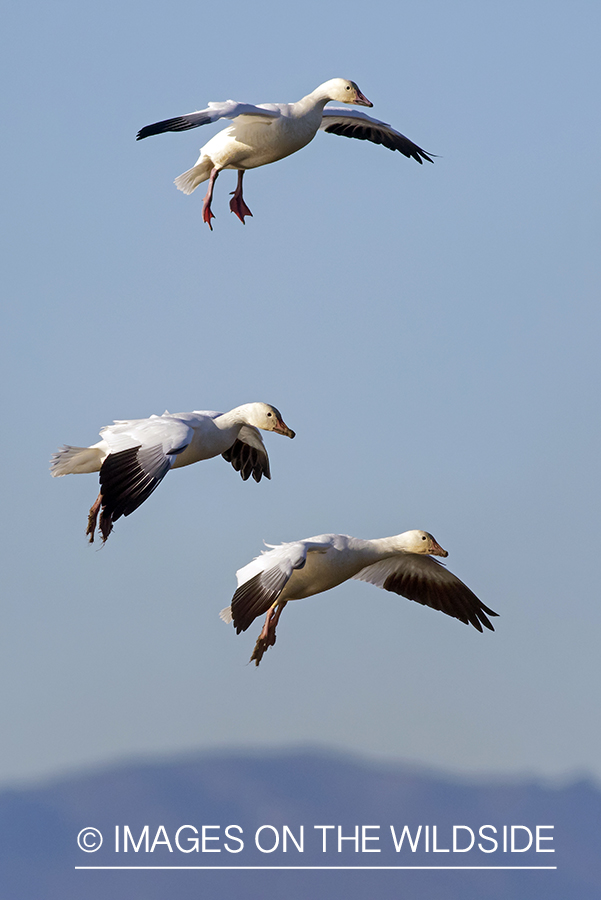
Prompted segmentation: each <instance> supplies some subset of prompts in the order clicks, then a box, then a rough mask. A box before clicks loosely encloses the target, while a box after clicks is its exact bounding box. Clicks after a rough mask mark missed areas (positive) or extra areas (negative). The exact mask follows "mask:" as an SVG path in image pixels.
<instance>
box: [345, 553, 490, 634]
mask: <svg viewBox="0 0 601 900" xmlns="http://www.w3.org/2000/svg"><path fill="white" fill-rule="evenodd" d="M353 577H354V578H357V579H358V580H359V581H368V582H369V583H370V584H375V585H376V587H380V588H384V590H385V591H392V592H393V593H395V594H400V595H401V596H402V597H406V598H407V600H415V602H416V603H421V604H422V605H423V606H429V607H430V608H431V609H438V610H440V611H441V612H443V613H446V615H447V616H453V617H454V618H455V619H459V621H460V622H463V623H464V624H465V625H473V626H474V628H476V629H477V630H478V631H482V626H483V625H484V627H485V628H489V629H490V630H491V631H494V628H493V626H492V625H491V623H490V621H489V620H488V618H487V614H488V615H489V616H496V615H498V613H496V612H493V610H492V609H489V608H488V606H485V605H484V603H482V601H481V600H479V599H478V597H476V595H475V594H474V593H473V591H471V590H470V589H469V588H468V587H467V585H465V584H464V583H463V581H460V580H459V578H457V576H456V575H453V573H452V572H449V570H448V569H446V568H445V567H444V566H442V565H441V564H440V563H438V562H436V560H435V559H433V558H432V557H431V556H421V555H418V554H416V553H405V554H403V555H402V556H395V557H392V558H390V559H383V560H380V562H377V563H373V565H371V566H366V567H365V569H361V571H360V572H358V573H357V574H356V575H354V576H353Z"/></svg>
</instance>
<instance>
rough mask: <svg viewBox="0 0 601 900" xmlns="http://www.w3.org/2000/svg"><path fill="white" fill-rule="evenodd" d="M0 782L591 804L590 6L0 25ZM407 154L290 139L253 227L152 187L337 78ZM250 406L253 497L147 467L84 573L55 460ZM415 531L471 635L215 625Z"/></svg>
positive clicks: (433, 618) (49, 13) (75, 523)
mask: <svg viewBox="0 0 601 900" xmlns="http://www.w3.org/2000/svg"><path fill="white" fill-rule="evenodd" d="M7 10H8V13H7V15H8V23H6V27H5V28H3V29H2V34H3V37H2V38H1V39H0V40H1V41H2V44H3V47H2V53H1V54H0V66H1V67H2V81H3V84H4V86H5V88H6V90H5V92H4V98H3V100H2V104H3V109H2V118H3V122H4V126H5V138H4V141H3V142H2V147H1V148H0V153H1V154H2V165H3V171H4V174H5V178H4V184H3V193H4V196H3V201H2V209H3V213H4V215H3V217H2V218H3V222H4V232H5V235H4V237H5V240H4V242H3V245H4V248H5V251H6V252H5V260H4V262H3V267H2V270H3V281H4V288H5V290H4V294H5V302H4V304H3V314H2V315H3V320H4V322H3V328H2V341H3V350H2V356H1V359H2V368H3V373H2V384H3V387H4V401H3V418H4V423H5V432H4V433H5V437H4V446H5V451H4V465H3V467H2V473H1V476H0V477H1V479H2V496H3V498H4V499H3V513H4V515H3V516H2V529H3V537H2V541H1V543H0V552H1V553H2V557H3V558H2V563H1V566H0V571H1V572H2V580H3V583H4V588H3V597H4V600H3V616H2V628H1V629H0V678H1V680H2V684H3V685H4V690H3V691H2V699H1V706H0V718H1V720H2V722H3V733H4V736H3V754H2V756H3V759H2V767H1V769H0V781H1V782H2V783H3V784H7V783H15V782H19V781H23V780H30V779H36V778H39V777H44V776H46V775H50V774H52V775H53V774H59V773H62V772H67V771H69V770H71V769H73V768H82V767H86V766H91V765H96V764H104V763H108V762H112V761H115V760H121V759H125V758H132V757H141V756H157V755H162V756H167V755H171V754H174V753H178V752H182V751H188V750H193V749H206V748H215V747H220V746H228V747H234V748H244V747H257V746H269V747H280V746H289V745H304V744H314V745H319V746H327V747H334V748H340V749H343V750H350V751H353V752H357V753H361V754H365V755H367V756H372V757H378V758H389V759H395V760H407V761H411V762H418V763H421V764H423V765H426V766H434V767H439V768H443V769H448V770H452V771H457V772H462V773H465V774H468V775H480V774H485V773H499V774H521V773H526V774H535V775H542V776H549V775H551V776H556V775H559V776H562V777H563V776H565V775H571V774H572V773H574V772H584V773H589V774H592V775H593V776H595V777H597V778H601V753H600V752H599V747H600V742H601V717H600V716H599V710H600V708H601V679H600V678H599V634H600V631H601V606H600V604H599V597H598V587H597V579H596V575H595V571H596V570H595V569H594V558H595V555H596V552H597V551H598V547H599V541H600V537H601V535H600V527H599V513H598V506H599V500H598V497H599V487H600V477H599V449H600V447H599V443H600V427H599V415H598V409H599V357H600V353H599V318H600V316H599V231H600V228H599V224H600V206H601V203H600V187H601V176H600V168H599V145H600V138H601V119H600V117H599V26H600V25H601V8H600V7H599V4H598V3H594V2H578V0H576V2H572V3H569V4H568V3H563V2H561V3H560V2H525V3H524V2H523V0H522V2H519V3H518V2H505V3H503V4H491V3H484V4H483V3H481V2H456V3H452V4H449V3H445V2H441V0H430V2H428V0H426V2H423V3H420V4H397V5H394V4H390V3H389V2H385V3H384V2H380V0H376V2H374V3H370V4H368V5H365V4H359V3H357V2H354V0H351V2H345V3H329V4H325V5H324V4H323V3H317V2H315V0H308V2H306V3H304V4H303V5H302V7H298V6H295V7H292V6H286V5H282V4H280V3H275V2H272V0H268V2H261V0H258V2H256V3H253V4H247V3H239V2H237V0H234V3H231V4H229V6H228V7H227V10H225V11H221V12H220V11H219V9H218V8H215V7H209V6H207V5H206V4H200V3H193V2H188V0H172V2H170V3H156V2H154V3H153V2H144V3H141V2H139V0H132V2H130V3H127V4H123V3H117V2H104V3H101V4H95V5H90V4H81V3H76V2H73V0H65V2H56V3H52V4H43V3H40V2H33V3H25V4H23V3H15V2H12V3H9V4H8V6H7ZM339 75H340V76H344V77H348V78H352V79H353V80H355V81H357V83H358V84H359V86H360V88H361V90H362V91H363V92H364V93H365V94H366V95H367V96H368V97H369V98H370V99H371V100H372V101H373V103H374V108H373V114H374V115H375V116H376V117H377V118H380V119H383V120H384V121H387V122H391V123H392V124H393V126H394V127H396V128H397V129H399V130H400V131H402V132H404V133H405V134H407V135H408V136H409V137H410V138H411V139H413V140H414V141H416V142H417V143H418V144H419V145H420V146H422V147H424V148H425V149H426V150H428V151H431V152H432V153H435V154H437V157H438V158H437V159H436V162H435V164H434V165H429V164H424V165H423V166H418V165H417V164H416V163H415V162H414V161H411V160H406V159H405V158H404V157H402V156H401V155H400V154H397V153H395V154H393V153H390V152H389V151H387V150H385V149H384V148H382V147H377V146H374V145H371V144H368V143H366V142H359V141H350V140H345V139H343V138H340V137H335V136H331V135H325V134H319V135H318V136H317V138H316V139H315V141H314V142H313V143H312V144H311V145H310V146H309V147H308V148H306V149H305V150H303V151H302V153H299V154H297V155H295V156H292V157H291V158H289V159H287V160H283V161H281V162H279V163H277V164H276V165H273V166H269V167H266V168H263V169H258V170H256V171H253V172H250V173H249V174H248V175H247V176H246V178H245V199H246V201H247V203H248V204H249V206H250V208H251V209H252V210H253V213H254V218H253V219H249V220H247V223H246V225H245V226H244V227H243V226H242V225H241V224H240V222H239V221H238V220H237V219H236V218H235V217H234V216H232V215H231V214H230V212H229V209H228V205H227V201H228V199H229V194H228V192H229V191H231V190H233V189H234V186H235V175H234V174H233V173H227V172H226V173H223V174H222V176H221V177H220V179H219V181H218V182H217V185H216V190H215V199H214V204H213V209H214V212H215V215H216V219H215V222H214V226H215V230H214V232H213V233H212V234H211V233H210V232H209V230H208V229H207V228H206V226H205V225H203V224H202V221H201V199H202V195H203V193H204V188H203V187H201V188H200V190H198V191H197V192H196V193H195V194H194V195H192V196H191V197H185V196H184V195H182V194H181V193H180V192H178V191H176V189H175V188H174V186H173V184H172V181H173V179H174V178H175V177H176V176H177V175H178V174H180V173H181V172H183V171H184V170H185V169H187V168H189V167H190V166H192V165H193V164H194V162H195V160H196V158H197V151H198V147H199V146H200V145H201V144H202V143H205V142H206V140H207V139H208V138H209V137H210V136H211V134H212V133H214V132H215V131H216V130H217V129H216V128H215V127H207V128H202V129H198V130H195V131H191V132H187V133H184V134H168V135H162V136H159V137H155V138H151V139H149V140H147V141H144V142H141V143H136V141H135V135H136V132H137V130H138V129H139V128H140V127H141V126H143V125H146V124H148V123H150V122H154V121H156V120H159V119H163V118H167V117H170V116H175V115H178V114H182V113H185V112H189V111H191V110H194V109H199V108H202V107H204V106H206V104H207V102H208V101H209V100H225V99H227V98H229V97H233V98H234V99H237V100H244V101H249V102H253V103H259V102H267V101H291V100H296V99H299V98H300V97H301V96H303V95H304V94H306V93H308V92H309V91H310V90H312V89H313V88H314V87H316V86H317V85H318V84H320V83H321V82H322V81H325V80H327V79H329V78H331V77H334V76H339ZM252 400H264V401H266V402H269V403H273V404H275V405H276V406H277V407H278V408H279V409H280V410H281V411H282V414H283V416H284V419H285V420H286V422H287V423H288V424H289V425H290V427H291V428H293V429H294V430H295V431H296V432H297V438H296V439H295V440H294V441H292V442H291V441H287V440H284V439H283V438H281V437H278V436H277V435H267V436H266V438H265V442H266V445H267V448H268V451H269V454H270V458H271V466H272V475H273V480H272V481H271V482H267V483H265V482H262V483H261V484H260V485H256V484H255V483H254V482H253V483H246V484H243V483H242V482H241V480H240V478H239V477H238V476H237V475H236V474H235V473H234V472H233V471H232V470H231V468H230V467H229V466H227V465H226V464H225V463H224V462H223V460H221V459H217V460H212V461H209V462H206V463H201V464H199V465H197V466H194V467H191V468H188V469H184V470H180V471H177V472H174V473H171V474H170V475H169V476H168V477H167V479H166V480H165V482H164V484H162V485H161V487H160V489H159V490H158V491H157V492H156V494H154V495H153V497H152V498H151V499H150V500H149V501H148V502H147V503H145V504H144V506H143V507H141V508H140V509H139V510H138V511H137V512H136V513H135V514H134V515H132V516H131V517H129V518H127V519H123V520H121V521H119V522H118V523H117V526H116V528H115V532H114V534H113V535H112V536H111V539H110V540H109V542H108V544H107V545H106V547H105V548H104V549H102V550H98V549H97V548H92V547H89V546H88V545H87V543H86V540H85V537H84V529H85V524H86V516H87V510H88V508H89V506H90V504H91V503H92V501H93V500H94V498H95V497H96V493H97V478H96V477H95V476H93V475H88V476H78V477H74V476H71V477H69V478H63V479H57V480H54V479H51V478H50V475H49V473H48V460H49V457H50V455H51V454H52V452H53V451H54V450H55V449H56V448H57V447H58V446H60V445H61V444H62V443H73V444H86V445H87V444H91V443H93V442H95V441H96V440H97V439H98V437H97V434H98V430H99V428H100V427H101V426H103V425H106V424H108V423H110V422H111V421H112V420H113V419H114V418H135V417H143V416H147V415H150V414H151V413H161V412H163V410H164V409H165V408H168V409H169V410H170V411H172V412H176V411H180V410H192V409H222V410H226V409H230V408H231V407H234V406H237V405H239V404H240V403H244V402H248V401H252ZM409 528H424V529H426V530H428V531H431V532H432V533H433V534H434V535H435V537H436V538H437V540H438V541H439V542H440V543H441V544H442V546H443V547H445V548H446V549H447V550H449V558H448V561H447V562H448V565H449V568H450V569H451V571H453V572H455V573H456V574H457V575H458V576H459V577H460V578H462V579H463V580H464V581H466V582H467V584H469V586H470V587H471V588H472V589H473V590H474V591H475V592H476V593H477V594H478V595H479V596H480V597H481V598H482V600H483V601H484V602H485V603H486V604H487V605H489V606H491V607H492V608H493V609H495V610H496V611H497V612H498V613H499V614H500V618H499V619H498V620H496V623H495V624H496V627H497V630H496V632H495V634H489V633H487V634H484V635H480V634H477V633H476V632H475V631H474V630H473V629H471V628H469V629H468V628H466V627H464V626H463V625H461V624H460V623H459V622H456V621H454V620H451V619H450V618H447V617H446V616H443V615H441V614H438V613H435V612H433V611H431V610H428V609H424V608H422V607H420V606H418V605H417V604H410V603H408V602H407V601H406V600H404V599H402V598H399V597H397V596H395V595H392V594H388V593H386V592H384V591H378V590H377V589H375V588H373V587H372V586H370V585H367V584H362V583H351V584H347V585H344V586H342V587H339V588H338V589H336V591H335V592H331V593H329V594H325V595H322V596H320V597H316V598H313V599H309V600H306V601H304V602H303V603H297V604H293V605H291V606H289V607H288V608H287V610H286V612H285V614H284V616H283V617H282V620H281V623H280V627H279V632H278V643H277V646H276V647H275V648H273V649H272V650H270V651H269V653H268V654H267V655H266V657H265V658H264V660H263V663H262V664H261V666H260V668H259V669H255V668H254V667H252V666H248V665H247V661H248V658H249V655H250V653H251V651H252V647H253V645H254V641H255V639H256V636H257V634H258V631H259V627H260V626H259V623H256V625H257V626H258V627H251V629H250V631H249V632H247V633H246V634H244V635H241V636H239V637H236V635H235V633H234V630H233V629H232V628H228V627H226V626H225V625H224V624H223V623H222V622H221V621H220V619H219V616H218V613H219V610H220V609H221V608H222V607H224V606H226V605H227V604H228V603H229V600H230V598H231V595H232V593H233V590H234V588H235V570H236V569H237V568H239V567H240V566H242V565H244V564H245V563H247V562H248V561H249V560H250V559H251V558H252V557H253V556H255V555H256V554H257V553H258V552H259V551H260V550H261V547H262V541H263V540H266V541H269V542H272V543H277V542H279V541H282V540H294V539H296V538H301V537H306V536H309V535H313V534H318V533H320V532H328V531H334V532H343V533H349V534H354V535H357V536H360V537H382V536H385V535H389V534H395V533H398V532H401V531H405V530H407V529H409Z"/></svg>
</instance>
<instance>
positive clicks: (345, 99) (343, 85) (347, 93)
mask: <svg viewBox="0 0 601 900" xmlns="http://www.w3.org/2000/svg"><path fill="white" fill-rule="evenodd" d="M318 91H320V92H324V94H326V95H327V97H328V99H329V100H337V101H338V102H339V103H354V104H355V105H356V106H373V103H372V102H371V100H368V99H367V97H366V96H365V95H364V94H362V93H361V91H360V90H359V88H358V86H357V85H356V84H355V82H354V81H348V80H347V79H346V78H331V79H330V81H326V82H325V84H322V85H321V86H320V87H319V88H318Z"/></svg>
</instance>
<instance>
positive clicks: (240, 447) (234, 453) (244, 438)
mask: <svg viewBox="0 0 601 900" xmlns="http://www.w3.org/2000/svg"><path fill="white" fill-rule="evenodd" d="M221 455H222V456H223V458H224V459H225V461H226V462H229V463H231V464H232V466H233V467H234V469H235V470H236V472H240V475H241V476H242V480H243V481H246V480H247V479H248V478H250V476H251V475H252V477H253V478H254V479H255V481H260V480H261V477H262V476H263V475H264V476H265V478H271V472H270V469H269V457H268V455H267V450H266V449H265V444H264V443H263V438H262V437H261V434H260V432H259V429H258V428H255V427H254V426H253V425H243V426H242V428H241V429H240V431H239V432H238V437H237V438H236V440H235V441H234V443H233V444H232V446H231V447H229V448H228V449H227V450H226V451H225V453H222V454H221Z"/></svg>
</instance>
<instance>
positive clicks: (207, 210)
mask: <svg viewBox="0 0 601 900" xmlns="http://www.w3.org/2000/svg"><path fill="white" fill-rule="evenodd" d="M220 171H221V169H218V168H217V166H215V168H213V169H211V177H210V178H209V186H208V188H207V193H206V194H205V197H204V200H203V201H202V221H203V222H206V223H207V225H208V226H209V228H210V229H211V231H212V230H213V226H212V225H211V219H214V218H215V216H214V215H213V210H212V209H211V200H212V199H213V188H214V186H215V182H216V181H217V176H218V175H219V173H220Z"/></svg>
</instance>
